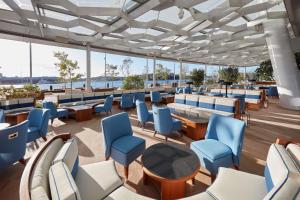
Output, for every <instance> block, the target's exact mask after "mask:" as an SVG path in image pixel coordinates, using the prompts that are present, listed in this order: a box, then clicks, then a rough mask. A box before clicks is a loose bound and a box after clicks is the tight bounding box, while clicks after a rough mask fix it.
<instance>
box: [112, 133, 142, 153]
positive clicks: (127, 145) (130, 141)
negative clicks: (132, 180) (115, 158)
mask: <svg viewBox="0 0 300 200" xmlns="http://www.w3.org/2000/svg"><path fill="white" fill-rule="evenodd" d="M144 142H145V140H143V139H142V138H139V137H135V136H123V137H120V138H118V139H117V140H115V141H114V142H113V143H112V148H114V149H117V150H118V151H120V152H122V153H124V154H127V153H129V152H130V151H132V150H133V149H134V148H135V147H136V146H138V145H140V144H142V143H144Z"/></svg>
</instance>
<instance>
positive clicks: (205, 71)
mask: <svg viewBox="0 0 300 200" xmlns="http://www.w3.org/2000/svg"><path fill="white" fill-rule="evenodd" d="M206 80H207V65H205V68H204V84H206Z"/></svg>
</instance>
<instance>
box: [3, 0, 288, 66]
mask: <svg viewBox="0 0 300 200" xmlns="http://www.w3.org/2000/svg"><path fill="white" fill-rule="evenodd" d="M180 12H181V13H183V16H182V18H179V13H180ZM283 17H286V10H285V7H284V5H283V3H282V0H0V32H2V33H8V34H15V35H21V36H25V37H31V38H39V39H45V40H50V41H59V42H62V41H63V42H66V43H72V44H83V45H86V44H89V45H91V46H92V47H94V48H97V47H99V48H106V49H112V50H118V51H122V52H131V53H136V54H143V55H149V56H158V57H163V58H170V59H174V58H176V59H178V60H184V61H192V62H200V63H208V64H222V65H238V66H251V65H256V64H259V63H260V62H261V61H263V60H266V59H268V56H269V55H268V51H267V47H266V40H265V34H264V30H263V26H262V22H263V21H264V20H268V19H270V18H271V19H274V18H283Z"/></svg>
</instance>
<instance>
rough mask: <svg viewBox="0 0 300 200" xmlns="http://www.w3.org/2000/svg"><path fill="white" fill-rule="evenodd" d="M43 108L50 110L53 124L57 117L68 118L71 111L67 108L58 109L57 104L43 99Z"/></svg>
mask: <svg viewBox="0 0 300 200" xmlns="http://www.w3.org/2000/svg"><path fill="white" fill-rule="evenodd" d="M43 108H45V109H49V110H50V119H51V124H53V120H54V119H55V118H62V117H66V118H68V116H69V112H68V110H67V109H63V108H60V109H57V108H56V106H55V104H54V103H53V102H51V101H43Z"/></svg>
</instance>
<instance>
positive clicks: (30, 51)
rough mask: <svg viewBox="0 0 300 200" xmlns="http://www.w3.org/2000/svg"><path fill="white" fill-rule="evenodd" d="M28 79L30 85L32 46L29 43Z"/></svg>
mask: <svg viewBox="0 0 300 200" xmlns="http://www.w3.org/2000/svg"><path fill="white" fill-rule="evenodd" d="M29 79H30V84H32V83H33V82H32V46H31V42H29Z"/></svg>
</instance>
